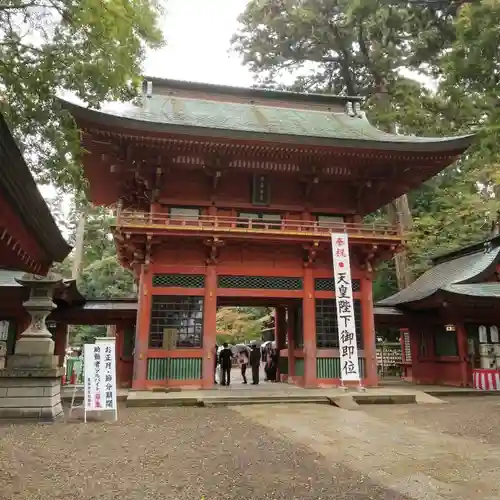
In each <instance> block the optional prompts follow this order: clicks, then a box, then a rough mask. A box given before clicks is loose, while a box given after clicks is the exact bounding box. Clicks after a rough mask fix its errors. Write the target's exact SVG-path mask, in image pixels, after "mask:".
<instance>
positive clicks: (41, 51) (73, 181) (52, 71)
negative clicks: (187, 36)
mask: <svg viewBox="0 0 500 500" xmlns="http://www.w3.org/2000/svg"><path fill="white" fill-rule="evenodd" d="M160 1H161V0H106V1H102V0H50V1H48V2H46V1H43V0H4V1H3V2H2V5H1V6H0V83H1V87H2V94H3V95H2V101H1V103H0V110H1V112H2V113H3V114H4V116H5V117H6V119H7V121H8V123H9V125H10V126H11V127H12V128H13V132H14V134H15V136H16V138H17V139H18V141H19V143H20V145H21V147H22V149H24V150H25V155H26V158H27V160H28V161H29V163H30V166H31V167H32V170H33V172H34V173H35V175H36V177H37V179H38V181H39V182H41V183H54V184H55V185H57V186H62V187H64V188H65V189H66V190H67V191H68V190H75V189H76V190H78V189H80V188H81V187H82V184H83V180H82V176H81V170H80V166H79V155H80V145H79V134H78V133H77V130H76V128H75V125H74V123H73V121H72V119H71V117H70V116H69V114H68V113H67V112H65V111H64V110H63V109H62V108H61V105H60V102H59V101H58V100H57V95H58V93H64V92H72V93H74V94H75V95H76V96H77V97H78V98H80V99H82V100H83V101H85V102H86V103H88V104H89V105H90V106H92V107H96V108H98V107H99V106H100V105H101V104H102V103H103V102H104V101H107V100H119V101H129V100H131V99H132V98H133V97H134V96H135V94H136V89H137V86H138V83H139V81H140V77H139V75H140V73H141V64H142V61H143V59H144V55H145V50H146V48H148V47H153V48H154V47H159V46H160V45H161V43H162V34H161V31H160V29H159V27H158V17H159V16H160V14H161V12H162V7H161V3H160Z"/></svg>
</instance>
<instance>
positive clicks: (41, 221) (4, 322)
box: [0, 114, 71, 365]
mask: <svg viewBox="0 0 500 500" xmlns="http://www.w3.org/2000/svg"><path fill="white" fill-rule="evenodd" d="M70 251H71V247H70V246H69V245H68V244H67V243H66V241H65V240H64V238H63V236H62V234H61V232H60V231H59V228H58V227H57V224H56V222H55V221H54V218H53V217H52V215H51V213H50V210H49V208H48V207H47V204H46V203H45V200H44V199H43V197H42V195H41V194H40V191H39V190H38V188H37V186H36V183H35V180H34V179H33V177H32V175H31V172H30V171H29V168H28V166H27V165H26V163H25V161H24V159H23V157H22V155H21V152H20V151H19V148H18V147H17V144H16V142H15V140H14V138H13V137H12V134H11V132H10V130H9V128H8V127H7V124H6V122H5V120H4V118H3V116H2V115H1V114H0V344H1V345H0V357H3V356H5V355H9V354H12V353H13V352H14V345H15V340H16V337H18V336H19V335H20V333H21V332H23V331H24V330H25V329H26V328H27V326H28V325H29V324H30V317H29V315H28V314H27V312H26V311H25V309H24V308H23V306H22V302H23V300H27V298H28V296H29V290H28V289H25V288H23V287H22V286H21V285H20V284H19V283H17V282H16V281H15V278H21V277H22V276H23V274H24V273H34V274H42V275H43V274H46V273H47V271H48V270H49V268H50V266H52V264H53V263H54V262H62V261H63V260H64V259H65V258H66V257H67V256H68V254H69V253H70ZM10 285H11V286H10ZM65 286H66V285H62V288H65ZM0 365H2V363H1V360H0Z"/></svg>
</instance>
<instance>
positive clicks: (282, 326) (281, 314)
mask: <svg viewBox="0 0 500 500" xmlns="http://www.w3.org/2000/svg"><path fill="white" fill-rule="evenodd" d="M274 328H275V332H276V333H275V337H274V338H275V340H276V349H278V351H279V350H281V349H284V348H285V340H286V308H284V307H282V306H280V307H277V308H276V321H275V326H274Z"/></svg>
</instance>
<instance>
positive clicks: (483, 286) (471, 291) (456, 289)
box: [445, 283, 500, 298]
mask: <svg viewBox="0 0 500 500" xmlns="http://www.w3.org/2000/svg"><path fill="white" fill-rule="evenodd" d="M445 291H446V292H449V293H456V294H458V295H468V296H470V297H478V298H481V297H484V298H500V283H475V284H472V285H449V286H447V287H446V288H445Z"/></svg>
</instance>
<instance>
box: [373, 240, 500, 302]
mask: <svg viewBox="0 0 500 500" xmlns="http://www.w3.org/2000/svg"><path fill="white" fill-rule="evenodd" d="M447 256H448V260H446V257H447ZM447 256H442V257H439V259H440V260H437V261H435V262H437V263H436V264H435V265H434V267H432V268H431V269H429V270H428V271H427V272H425V273H424V274H423V275H422V276H420V277H419V278H418V279H417V280H415V281H414V282H413V283H412V284H411V285H410V286H409V287H407V288H405V289H403V290H401V291H400V292H398V293H396V294H394V295H392V296H391V297H387V298H386V299H384V300H381V301H379V302H378V303H377V304H376V305H377V306H399V305H404V304H408V303H410V302H416V301H419V300H423V299H425V298H427V297H430V296H431V295H433V294H434V293H436V292H437V291H439V290H442V291H445V292H450V293H457V294H465V295H472V296H478V297H489V296H490V295H485V294H487V293H493V294H496V293H497V291H498V290H497V288H495V287H494V286H490V284H489V283H480V282H479V281H480V280H481V279H482V277H483V276H484V275H485V274H487V273H488V272H489V271H490V270H491V269H492V267H493V266H495V265H496V264H497V263H498V262H499V261H500V238H495V239H490V240H487V241H486V242H482V243H481V244H476V245H471V246H470V247H467V248H465V249H461V250H460V251H456V252H452V253H449V254H447ZM494 285H495V284H494ZM496 286H497V287H498V284H496ZM468 292H470V293H468Z"/></svg>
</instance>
